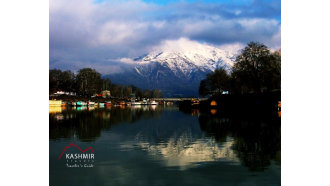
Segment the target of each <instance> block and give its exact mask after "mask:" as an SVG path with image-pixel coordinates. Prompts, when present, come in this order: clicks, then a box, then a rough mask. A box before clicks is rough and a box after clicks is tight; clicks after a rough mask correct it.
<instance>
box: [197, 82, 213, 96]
mask: <svg viewBox="0 0 330 186" xmlns="http://www.w3.org/2000/svg"><path fill="white" fill-rule="evenodd" d="M210 91H211V89H210V88H209V86H208V82H207V80H206V79H203V80H202V81H201V82H200V84H199V89H198V92H199V95H201V96H206V95H208V94H209V93H210Z"/></svg>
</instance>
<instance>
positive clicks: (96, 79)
mask: <svg viewBox="0 0 330 186" xmlns="http://www.w3.org/2000/svg"><path fill="white" fill-rule="evenodd" d="M49 89H50V93H51V94H52V93H55V92H57V91H59V90H61V91H64V92H75V93H77V95H79V96H92V95H95V94H100V93H101V91H103V90H109V91H110V93H111V96H113V97H121V98H122V97H131V96H132V95H135V97H137V98H138V97H140V98H142V97H143V98H160V97H162V93H161V91H160V90H158V89H153V90H149V89H145V90H142V89H140V88H138V87H136V86H134V85H118V84H114V83H112V82H111V80H110V79H109V78H102V77H101V74H100V73H99V72H97V71H96V70H95V69H91V68H83V69H80V70H79V71H78V73H77V74H74V73H73V72H72V71H70V70H66V71H61V70H59V69H51V70H49Z"/></svg>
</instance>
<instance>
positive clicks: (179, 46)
mask: <svg viewBox="0 0 330 186" xmlns="http://www.w3.org/2000/svg"><path fill="white" fill-rule="evenodd" d="M234 58H235V53H232V52H229V51H225V50H221V49H219V48H216V47H213V46H210V45H207V44H201V43H198V42H196V41H190V40H188V39H185V38H181V39H179V40H175V41H165V42H163V43H162V44H161V45H160V46H157V47H155V48H153V49H152V51H151V52H150V53H149V54H148V55H146V56H144V57H142V58H137V59H135V61H137V66H136V68H135V69H136V71H137V72H138V71H139V70H138V69H141V68H144V67H143V66H145V65H148V64H151V63H159V64H161V65H162V66H165V67H168V68H169V69H171V70H172V71H173V72H174V73H175V74H178V73H183V74H185V75H187V76H188V77H189V75H190V74H191V73H192V72H193V71H194V70H196V69H200V70H201V71H203V72H205V71H214V70H215V69H216V68H219V67H223V68H225V69H226V70H227V71H229V70H230V68H231V67H232V66H233V61H234Z"/></svg>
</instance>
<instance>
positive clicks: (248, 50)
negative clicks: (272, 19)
mask: <svg viewBox="0 0 330 186" xmlns="http://www.w3.org/2000/svg"><path fill="white" fill-rule="evenodd" d="M280 88H281V51H280V50H278V51H275V52H273V53H272V52H271V51H270V50H269V49H268V47H267V46H265V45H263V44H261V43H256V42H250V43H249V44H248V45H247V46H246V47H245V48H244V49H243V50H242V51H241V53H240V54H239V55H238V56H237V57H236V60H235V65H234V66H233V68H232V69H231V72H229V73H227V71H226V70H224V69H223V68H220V69H216V70H215V71H214V72H213V73H210V74H208V75H207V76H206V79H204V80H202V81H201V82H200V87H199V94H200V95H201V96H206V95H215V94H221V93H223V91H229V93H230V94H245V93H261V92H271V91H275V90H280Z"/></svg>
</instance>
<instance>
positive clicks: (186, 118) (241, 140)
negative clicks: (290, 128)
mask: <svg viewBox="0 0 330 186" xmlns="http://www.w3.org/2000/svg"><path fill="white" fill-rule="evenodd" d="M49 118H50V141H51V142H50V147H51V148H50V151H51V152H50V154H51V157H52V156H54V159H56V158H57V156H58V153H59V152H60V151H61V150H63V146H65V145H67V143H68V141H74V142H78V143H83V144H84V146H90V145H91V146H93V149H95V151H97V152H98V154H97V164H96V168H95V170H94V171H93V172H86V174H87V175H92V178H90V180H89V181H91V180H94V177H98V178H99V179H100V180H103V181H104V182H107V183H113V184H114V185H116V184H117V185H118V184H119V182H115V179H116V177H115V176H113V177H111V179H110V178H109V174H108V173H109V172H111V173H112V175H116V176H117V177H118V178H117V179H119V180H121V181H120V183H121V184H127V185H132V184H134V183H135V182H134V181H135V180H140V181H141V182H140V183H144V184H143V185H154V184H155V185H157V183H159V182H158V181H159V180H154V179H156V178H157V179H160V180H161V181H162V183H168V185H171V184H172V185H173V183H172V182H171V180H173V179H176V180H173V182H174V183H178V182H180V179H181V176H185V178H186V179H184V180H182V183H186V184H187V183H189V184H188V185H191V184H198V185H203V184H204V185H208V184H207V183H209V185H217V183H222V181H223V180H226V181H224V182H225V183H228V184H227V185H239V184H238V183H241V182H244V181H246V180H245V179H247V178H245V176H246V177H249V175H251V172H253V175H256V174H259V173H263V172H265V171H267V169H271V171H270V172H268V173H267V174H268V175H269V177H268V178H267V179H268V180H266V183H270V182H271V183H273V184H274V183H275V185H276V184H279V183H280V177H279V175H280V163H281V151H280V149H281V144H280V141H281V140H280V139H281V135H280V118H264V117H262V118H258V117H249V116H248V115H247V116H244V117H243V116H242V117H237V116H235V117H233V116H232V115H225V114H223V112H220V111H219V110H216V111H211V110H209V111H207V112H200V110H198V109H194V110H191V111H185V112H184V113H183V112H181V111H179V110H178V108H177V107H175V106H170V107H163V106H141V105H136V106H130V107H124V108H122V107H119V106H118V107H115V106H113V107H107V108H92V107H91V109H90V108H86V109H81V110H74V109H70V108H68V109H66V110H61V111H60V112H59V110H58V111H53V110H52V112H51V111H50V115H49ZM56 149H58V150H56ZM51 159H52V158H51ZM54 162H55V163H51V167H53V168H52V169H51V170H52V173H54V174H56V173H57V175H58V176H57V177H56V178H59V180H62V178H61V177H65V175H66V174H68V175H70V176H72V175H75V174H77V180H78V179H79V178H80V176H81V173H80V174H78V173H76V172H70V171H71V170H66V169H63V168H61V167H60V166H59V165H57V164H56V161H55V160H54ZM127 162H129V163H127ZM274 166H277V167H275V168H274ZM54 167H56V168H54ZM105 170H106V171H108V172H105ZM116 171H117V172H116ZM118 171H119V172H118ZM146 171H149V172H148V173H146ZM175 171H179V172H175ZM62 172H63V174H62ZM157 172H159V174H157ZM64 173H66V174H64ZM119 173H120V174H119ZM142 173H144V174H143V175H145V174H146V175H147V174H152V175H154V176H155V177H154V178H150V177H146V176H143V175H141V174H142ZM165 174H166V175H171V176H169V177H168V179H166V180H165V181H164V180H162V178H163V176H162V175H165ZM134 175H135V176H136V175H138V176H136V177H135V176H134ZM177 175H178V176H177ZM179 175H181V176H179ZM221 175H222V176H221ZM235 175H240V176H241V177H239V176H238V177H237V178H236V176H235ZM242 175H244V176H242ZM196 176H197V177H198V179H200V180H203V181H202V182H196V183H195V182H193V181H191V182H190V181H189V180H191V179H194V178H195V177H196ZM219 176H221V178H219ZM230 176H232V177H230ZM197 177H196V179H197ZM70 178H71V177H70ZM54 179H55V177H54V178H53V180H54ZM63 179H64V178H63ZM141 179H144V180H141ZM149 179H151V180H153V181H154V182H148V181H149ZM239 179H241V180H240V181H237V180H239ZM249 179H250V177H249ZM251 179H252V180H254V179H260V180H262V181H260V180H259V181H260V182H259V185H264V184H262V183H264V182H263V181H265V179H264V178H263V177H255V178H251ZM67 180H68V179H65V181H67ZM242 180H243V181H242ZM269 180H272V181H269ZM143 181H144V182H143ZM73 182H74V180H73ZM58 183H64V181H63V182H61V181H59V182H58ZM65 183H66V182H65ZM71 183H72V182H71ZM115 183H116V184H115ZM233 183H234V184H233ZM235 183H237V184H235ZM245 183H246V182H245ZM72 184H73V185H75V184H74V183H72ZM119 185H120V184H119ZM160 185H162V184H160ZM163 185H164V184H163ZM225 185H226V184H225ZM257 185H258V184H257Z"/></svg>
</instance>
